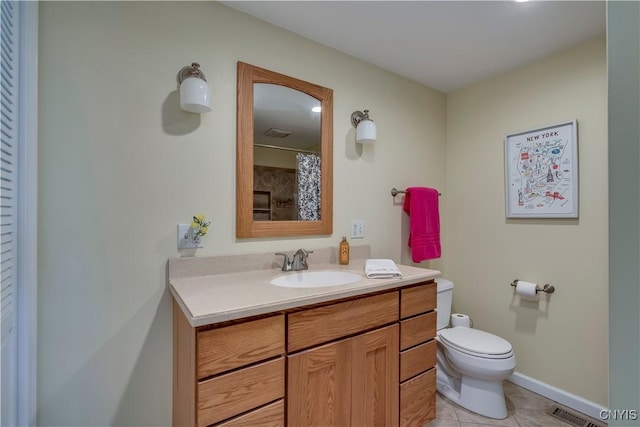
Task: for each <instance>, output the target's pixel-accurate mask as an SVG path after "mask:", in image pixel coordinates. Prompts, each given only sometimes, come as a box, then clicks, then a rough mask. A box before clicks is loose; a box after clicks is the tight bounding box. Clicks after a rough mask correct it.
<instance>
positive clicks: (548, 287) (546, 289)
mask: <svg viewBox="0 0 640 427" xmlns="http://www.w3.org/2000/svg"><path fill="white" fill-rule="evenodd" d="M519 280H520V279H515V280H514V281H513V282H511V286H513V287H514V288H515V287H516V286H518V281H519ZM555 291H556V288H554V287H553V285H550V284H548V283H547V284H546V285H544V286H543V287H540V286H539V285H536V294H537V293H538V292H546V293H548V294H552V293H554V292H555Z"/></svg>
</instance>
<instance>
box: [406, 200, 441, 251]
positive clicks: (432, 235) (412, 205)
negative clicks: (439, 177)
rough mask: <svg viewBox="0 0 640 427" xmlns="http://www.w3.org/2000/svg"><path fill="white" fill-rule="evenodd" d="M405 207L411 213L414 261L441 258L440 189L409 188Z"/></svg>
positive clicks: (410, 232) (411, 240)
mask: <svg viewBox="0 0 640 427" xmlns="http://www.w3.org/2000/svg"><path fill="white" fill-rule="evenodd" d="M403 209H404V211H405V212H406V213H408V214H409V224H410V225H409V247H410V248H411V259H412V260H413V262H420V261H424V260H426V259H434V258H440V255H441V253H442V250H441V249H440V213H439V211H438V190H436V189H433V188H425V187H410V188H407V192H406V194H405V196H404V206H403Z"/></svg>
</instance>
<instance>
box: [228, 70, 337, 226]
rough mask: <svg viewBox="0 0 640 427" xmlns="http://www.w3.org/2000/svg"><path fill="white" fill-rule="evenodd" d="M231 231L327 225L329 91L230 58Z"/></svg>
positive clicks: (330, 185) (329, 216)
mask: <svg viewBox="0 0 640 427" xmlns="http://www.w3.org/2000/svg"><path fill="white" fill-rule="evenodd" d="M236 153H237V157H236V163H237V164H236V166H237V169H236V236H237V237H280V236H305V235H329V234H331V233H332V232H333V90H331V89H328V88H325V87H322V86H318V85H316V84H313V83H309V82H305V81H303V80H299V79H296V78H293V77H289V76H286V75H283V74H279V73H276V72H273V71H269V70H266V69H264V68H260V67H256V66H253V65H249V64H246V63H244V62H238V111H237V151H236Z"/></svg>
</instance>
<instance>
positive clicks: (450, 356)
mask: <svg viewBox="0 0 640 427" xmlns="http://www.w3.org/2000/svg"><path fill="white" fill-rule="evenodd" d="M436 283H437V288H438V336H437V338H436V339H437V341H438V351H437V365H436V366H437V389H438V391H439V392H440V393H441V394H442V395H444V396H445V397H447V398H448V399H450V400H452V401H454V402H456V403H457V404H458V405H460V406H462V407H464V408H467V409H468V410H470V411H473V412H476V413H478V414H480V415H484V416H486V417H490V418H497V419H502V418H506V417H507V405H506V403H505V399H504V391H503V388H502V382H503V381H504V380H505V379H506V378H508V377H509V376H510V375H511V374H512V373H513V371H514V370H515V368H516V356H515V354H514V353H513V348H512V347H511V344H510V343H509V342H508V341H507V340H505V339H503V338H500V337H498V336H496V335H493V334H490V333H488V332H483V331H480V330H478V329H472V328H465V327H463V326H456V327H454V328H449V327H448V326H449V319H450V316H451V299H452V296H453V282H451V281H450V280H446V279H440V278H438V279H436Z"/></svg>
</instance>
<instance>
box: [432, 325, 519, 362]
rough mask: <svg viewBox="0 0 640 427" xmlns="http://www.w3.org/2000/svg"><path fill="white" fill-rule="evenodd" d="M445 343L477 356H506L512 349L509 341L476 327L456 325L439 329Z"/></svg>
mask: <svg viewBox="0 0 640 427" xmlns="http://www.w3.org/2000/svg"><path fill="white" fill-rule="evenodd" d="M438 336H439V337H440V339H441V340H442V341H445V342H446V344H447V345H451V346H452V347H455V348H457V349H459V350H461V351H463V352H465V353H472V354H476V355H478V356H481V357H482V356H484V357H492V356H494V357H495V356H508V354H509V353H511V351H512V350H513V349H512V347H511V344H510V343H509V341H507V340H505V339H503V338H500V337H498V336H495V335H493V334H490V333H489V332H484V331H480V330H478V329H472V328H465V327H463V326H456V327H454V328H448V329H443V330H440V333H439V335H438Z"/></svg>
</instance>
